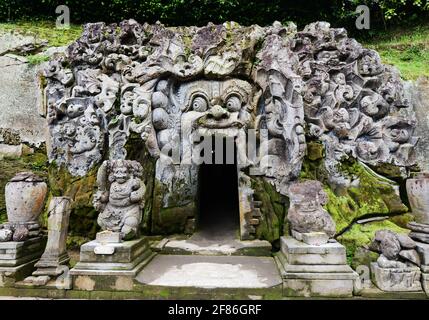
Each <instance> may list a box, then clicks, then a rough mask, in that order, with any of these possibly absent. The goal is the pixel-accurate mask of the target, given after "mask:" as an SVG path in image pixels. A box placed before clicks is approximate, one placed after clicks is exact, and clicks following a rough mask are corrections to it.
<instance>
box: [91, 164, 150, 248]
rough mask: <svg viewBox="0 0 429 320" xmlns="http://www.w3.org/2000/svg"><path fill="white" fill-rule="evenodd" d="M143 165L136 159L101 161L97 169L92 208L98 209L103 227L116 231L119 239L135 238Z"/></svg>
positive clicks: (141, 206)
mask: <svg viewBox="0 0 429 320" xmlns="http://www.w3.org/2000/svg"><path fill="white" fill-rule="evenodd" d="M142 173H143V168H142V167H141V165H140V164H139V163H138V162H137V161H131V160H110V161H104V162H103V164H102V165H101V167H100V169H99V170H98V174H97V185H98V191H97V193H96V194H95V195H94V207H95V208H96V210H97V211H99V212H100V214H99V216H98V220H97V222H98V224H99V225H100V227H101V228H102V229H103V230H109V231H112V232H119V233H120V235H121V238H122V239H126V240H128V239H131V238H134V237H135V236H136V235H137V234H138V232H139V230H138V228H139V224H140V222H141V218H142V209H143V207H144V193H145V190H146V187H145V185H144V183H143V181H142V180H141V176H142Z"/></svg>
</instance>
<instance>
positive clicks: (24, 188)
mask: <svg viewBox="0 0 429 320" xmlns="http://www.w3.org/2000/svg"><path fill="white" fill-rule="evenodd" d="M46 193H47V186H46V183H45V182H43V180H42V179H41V178H40V177H38V176H36V175H35V174H33V173H31V172H21V173H18V174H17V175H15V177H13V178H12V179H11V180H10V181H9V182H8V184H7V185H6V209H7V217H8V222H7V223H4V224H2V225H1V226H0V286H11V285H13V284H15V282H17V281H20V280H22V279H23V278H25V277H26V276H28V275H29V274H31V272H32V271H33V268H34V264H35V263H36V262H37V260H38V259H39V257H40V256H41V255H42V252H43V248H44V246H45V243H46V239H45V237H43V236H41V235H40V234H39V233H40V225H39V216H40V213H41V212H42V210H43V206H44V202H45V198H46Z"/></svg>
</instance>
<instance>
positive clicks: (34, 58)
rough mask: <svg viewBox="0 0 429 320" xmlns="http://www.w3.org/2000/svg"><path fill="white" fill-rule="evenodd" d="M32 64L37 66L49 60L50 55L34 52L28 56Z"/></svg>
mask: <svg viewBox="0 0 429 320" xmlns="http://www.w3.org/2000/svg"><path fill="white" fill-rule="evenodd" d="M26 58H27V60H28V63H29V65H30V66H36V65H39V64H41V63H43V62H46V61H49V59H50V58H49V56H47V55H44V54H34V55H30V56H27V57H26Z"/></svg>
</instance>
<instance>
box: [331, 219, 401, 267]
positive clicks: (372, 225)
mask: <svg viewBox="0 0 429 320" xmlns="http://www.w3.org/2000/svg"><path fill="white" fill-rule="evenodd" d="M383 229H388V230H392V231H394V232H398V233H408V232H409V230H407V229H404V228H401V227H399V226H398V225H396V224H395V223H393V222H391V221H389V220H383V221H374V222H369V223H365V224H357V223H356V224H354V225H352V226H351V228H350V229H348V230H347V231H345V232H344V233H343V234H341V235H340V236H338V237H337V240H338V241H339V242H340V243H341V244H343V245H344V246H345V247H346V250H347V260H348V262H349V263H350V264H352V263H353V259H354V256H355V252H356V250H357V248H359V247H365V246H368V245H369V244H370V243H371V241H372V240H373V239H374V236H375V233H376V232H377V231H378V230H383Z"/></svg>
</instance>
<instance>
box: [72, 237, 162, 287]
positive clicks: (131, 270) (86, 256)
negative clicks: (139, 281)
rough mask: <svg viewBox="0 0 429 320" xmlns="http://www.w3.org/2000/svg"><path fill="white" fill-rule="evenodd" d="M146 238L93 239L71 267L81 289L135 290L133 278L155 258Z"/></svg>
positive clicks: (82, 248)
mask: <svg viewBox="0 0 429 320" xmlns="http://www.w3.org/2000/svg"><path fill="white" fill-rule="evenodd" d="M153 256H154V253H153V252H152V251H151V250H150V247H149V242H148V241H147V239H146V238H141V239H137V240H132V241H124V242H120V243H100V242H99V241H97V240H94V241H90V242H88V243H85V244H84V245H82V246H81V250H80V260H79V262H78V263H77V264H76V266H75V267H74V268H73V269H72V270H70V274H71V275H72V277H73V288H75V289H78V290H105V289H113V290H132V288H133V278H134V277H135V276H136V275H137V273H138V272H139V271H140V270H141V269H142V268H143V267H144V266H145V265H146V264H147V263H148V262H149V261H150V260H151V259H152V258H153Z"/></svg>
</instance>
